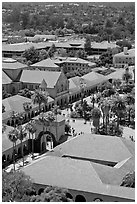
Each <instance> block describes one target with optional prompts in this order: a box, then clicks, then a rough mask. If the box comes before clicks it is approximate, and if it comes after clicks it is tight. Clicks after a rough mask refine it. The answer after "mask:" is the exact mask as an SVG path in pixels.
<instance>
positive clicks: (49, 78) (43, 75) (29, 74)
mask: <svg viewBox="0 0 137 204" xmlns="http://www.w3.org/2000/svg"><path fill="white" fill-rule="evenodd" d="M60 75H61V72H51V71H36V70H23V72H22V75H21V78H20V81H21V82H24V83H34V84H41V82H42V80H43V79H44V80H45V82H46V83H47V88H54V86H55V85H56V83H57V81H58V79H59V77H60Z"/></svg>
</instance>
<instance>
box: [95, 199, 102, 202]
mask: <svg viewBox="0 0 137 204" xmlns="http://www.w3.org/2000/svg"><path fill="white" fill-rule="evenodd" d="M93 201H94V202H103V200H102V199H101V198H95V199H94V200H93Z"/></svg>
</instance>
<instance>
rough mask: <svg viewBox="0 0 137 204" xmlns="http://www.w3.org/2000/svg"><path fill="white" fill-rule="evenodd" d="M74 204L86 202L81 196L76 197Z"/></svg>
mask: <svg viewBox="0 0 137 204" xmlns="http://www.w3.org/2000/svg"><path fill="white" fill-rule="evenodd" d="M75 202H86V198H85V197H84V196H83V195H77V196H76V198H75Z"/></svg>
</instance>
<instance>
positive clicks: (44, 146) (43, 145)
mask: <svg viewBox="0 0 137 204" xmlns="http://www.w3.org/2000/svg"><path fill="white" fill-rule="evenodd" d="M41 146H42V148H41V151H42V152H45V151H46V143H45V142H42V145H41Z"/></svg>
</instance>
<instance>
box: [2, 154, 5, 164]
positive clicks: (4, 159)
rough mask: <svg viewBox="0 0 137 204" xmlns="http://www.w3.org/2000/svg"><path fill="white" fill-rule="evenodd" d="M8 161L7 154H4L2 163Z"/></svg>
mask: <svg viewBox="0 0 137 204" xmlns="http://www.w3.org/2000/svg"><path fill="white" fill-rule="evenodd" d="M5 161H6V156H5V154H4V155H3V156H2V163H4V162H5Z"/></svg>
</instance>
